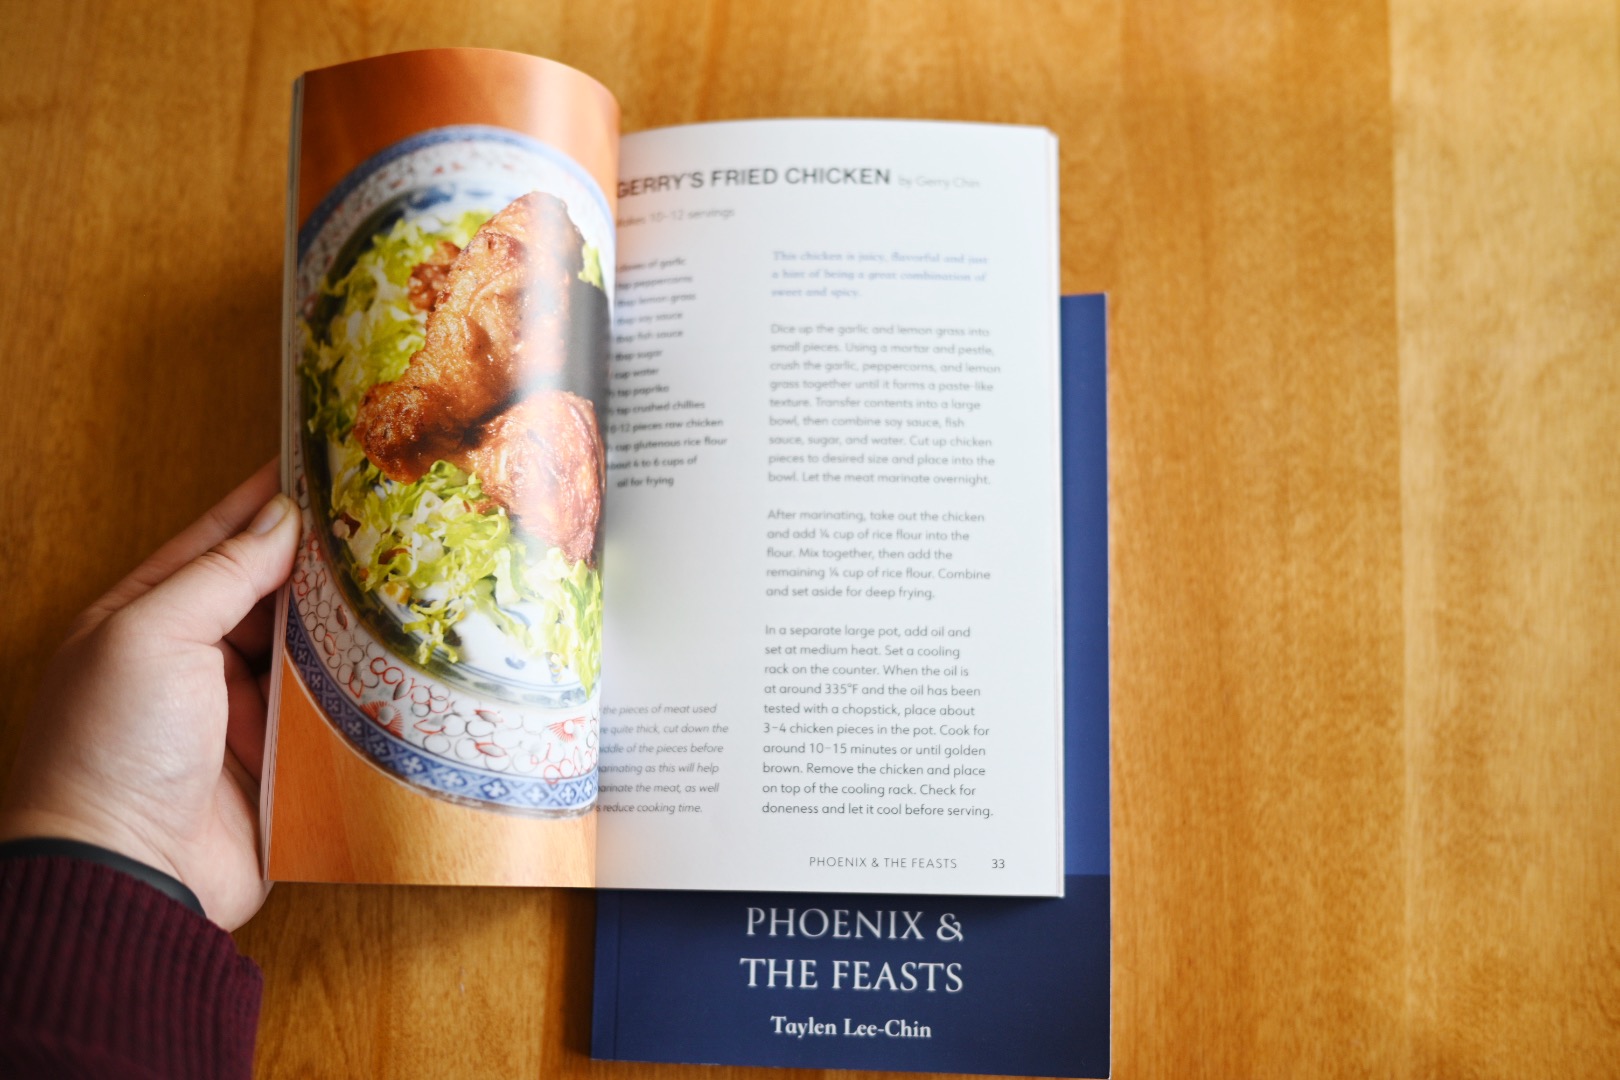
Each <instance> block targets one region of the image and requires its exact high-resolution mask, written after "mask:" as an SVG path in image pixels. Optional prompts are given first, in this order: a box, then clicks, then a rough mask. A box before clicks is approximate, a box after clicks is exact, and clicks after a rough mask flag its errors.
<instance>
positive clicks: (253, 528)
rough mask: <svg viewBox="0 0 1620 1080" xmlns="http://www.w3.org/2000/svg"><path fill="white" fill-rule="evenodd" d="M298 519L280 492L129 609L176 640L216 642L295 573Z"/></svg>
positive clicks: (287, 499)
mask: <svg viewBox="0 0 1620 1080" xmlns="http://www.w3.org/2000/svg"><path fill="white" fill-rule="evenodd" d="M298 532H299V518H298V514H297V512H296V508H295V506H294V504H293V501H292V500H291V499H289V498H288V497H287V496H286V495H279V494H278V495H276V496H275V497H274V498H272V499H271V500H270V501H269V502H267V503H265V504H264V507H263V508H262V509H260V511H259V513H258V515H257V516H255V517H254V519H253V521H252V522H251V523H250V524H249V525H248V527H247V528H246V529H243V530H242V531H241V532H239V533H237V534H236V535H235V536H232V537H230V538H229V539H226V540H224V541H222V542H220V543H219V544H217V545H215V546H214V547H213V548H211V549H210V550H208V551H205V552H203V553H202V554H201V555H198V556H197V557H196V558H195V559H192V560H191V561H190V562H188V563H186V564H185V565H184V566H182V567H180V569H179V570H176V571H175V572H174V574H173V576H171V577H170V578H169V579H168V580H167V581H164V582H161V583H160V584H158V585H157V586H155V587H154V588H152V589H151V590H150V591H149V592H147V593H145V594H143V595H142V596H140V597H139V598H138V599H136V600H135V601H134V602H133V603H131V604H130V605H129V607H128V608H126V609H125V610H126V611H128V612H129V613H130V614H131V616H137V617H138V618H139V620H140V621H141V622H142V623H144V624H146V625H148V626H154V625H155V626H157V627H161V628H162V632H163V633H164V635H165V636H166V637H168V638H170V639H172V640H178V641H190V642H194V643H196V644H199V645H213V644H216V643H217V642H219V641H220V640H221V639H222V638H224V637H225V635H226V634H228V633H230V631H231V630H232V629H234V628H235V627H236V624H237V623H239V622H241V621H242V620H243V619H245V618H247V615H248V613H249V612H250V611H252V610H253V605H255V604H257V603H258V602H259V601H260V600H261V599H262V598H264V597H265V596H268V595H269V594H270V593H272V592H274V591H275V590H276V589H277V588H279V587H280V586H281V584H282V583H283V582H285V581H286V580H287V575H288V574H290V573H292V564H293V556H294V555H295V554H296V553H297V550H298Z"/></svg>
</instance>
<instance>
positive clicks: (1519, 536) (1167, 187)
mask: <svg viewBox="0 0 1620 1080" xmlns="http://www.w3.org/2000/svg"><path fill="white" fill-rule="evenodd" d="M0 7H3V13H4V15H5V25H6V26H7V27H8V33H7V34H5V35H0V180H3V181H4V190H5V192H6V196H5V198H4V199H3V200H0V223H3V224H4V226H5V228H6V232H5V235H7V237H8V238H9V239H10V240H11V249H12V251H13V252H14V255H13V257H12V258H11V259H10V260H8V263H7V268H6V271H5V272H6V275H7V279H6V288H4V289H0V347H3V352H0V355H3V356H4V361H3V363H4V365H5V367H4V373H5V375H6V376H7V378H6V380H5V392H4V393H0V438H3V439H4V444H3V445H4V459H3V460H4V461H5V462H6V463H7V465H8V466H9V468H8V470H7V475H8V478H9V483H7V484H5V485H0V559H3V563H0V565H4V567H5V570H4V575H5V577H4V582H5V585H6V596H7V599H8V601H9V608H10V612H9V617H8V618H7V619H5V620H3V622H0V657H3V658H4V660H3V661H0V662H3V663H4V665H5V671H6V673H7V674H8V676H10V678H9V679H8V681H7V684H8V686H9V687H10V688H11V693H10V694H9V695H7V697H6V698H5V699H4V714H3V717H4V727H3V729H0V756H3V757H4V758H5V759H6V760H9V758H10V756H11V754H12V751H13V748H14V746H15V743H16V737H17V732H18V730H19V728H20V725H21V724H22V723H23V722H24V718H25V716H26V715H27V713H28V708H29V703H30V701H31V700H32V699H33V697H34V696H35V694H36V692H37V689H38V688H37V687H36V685H35V678H36V677H35V674H34V673H35V672H37V671H39V670H40V668H41V666H42V662H43V659H44V657H45V656H46V655H47V654H48V653H49V651H50V649H51V647H52V645H53V643H54V641H55V640H56V639H57V638H59V637H60V635H61V633H62V631H63V630H64V628H65V626H66V624H67V622H68V620H69V619H70V618H71V617H72V614H73V613H74V611H76V610H77V609H78V608H79V607H81V606H82V605H83V604H84V603H86V602H87V601H88V600H90V599H91V598H92V597H93V596H94V595H95V594H96V593H97V592H98V591H99V590H101V589H102V588H104V587H105V586H106V585H108V584H110V583H111V582H112V581H113V580H114V579H116V578H117V577H118V576H119V575H120V574H121V573H123V572H124V571H125V570H126V569H127V568H128V567H129V566H130V565H132V564H133V563H134V562H135V561H136V560H137V558H138V557H139V556H140V555H142V554H144V553H145V552H146V551H148V550H149V549H150V548H152V547H153V546H155V545H156V544H157V543H158V542H159V541H160V540H161V539H163V538H164V537H167V536H168V535H170V534H171V533H173V532H174V531H175V530H176V529H178V528H179V527H180V526H182V525H183V524H185V523H186V522H188V521H189V520H191V518H192V517H193V516H194V515H195V514H196V513H198V512H199V511H200V510H201V509H203V508H204V507H206V506H208V505H209V504H211V503H212V502H213V501H214V500H215V499H216V498H217V497H218V496H219V495H221V494H222V493H223V492H224V491H226V490H228V489H229V487H230V486H231V485H232V483H233V481H234V480H236V479H237V478H239V477H240V476H242V475H245V474H246V473H247V472H249V471H250V470H251V469H252V468H253V467H254V466H255V465H257V464H258V463H259V462H261V461H262V460H263V459H265V458H267V457H269V456H270V454H271V453H273V452H274V448H275V445H276V425H277V415H276V404H275V402H276V397H275V395H276V368H275V362H276V340H277V335H278V326H277V319H278V313H279V303H280V296H279V290H280V259H281V236H282V212H283V206H284V182H285V180H284V177H285V167H286V166H285V153H286V130H287V116H286V111H287V107H288V103H289V88H290V84H291V81H292V79H293V78H294V76H296V75H297V74H298V73H299V72H300V71H303V70H305V69H308V68H313V67H317V66H322V65H326V64H332V63H337V62H340V61H343V60H349V59H354V58H357V57H361V56H364V55H368V54H372V53H377V52H384V51H390V50H397V49H405V48H418V47H424V46H429V45H452V44H467V45H483V46H490V47H496V48H510V49H518V50H522V51H527V52H533V53H536V54H540V55H545V56H550V57H552V58H555V59H558V60H562V61H564V62H566V63H569V64H573V65H575V66H577V67H580V68H582V69H584V70H586V71H588V72H590V73H591V74H593V75H595V76H597V77H598V78H600V79H601V80H602V81H603V82H604V83H605V84H607V85H608V86H609V87H610V88H611V89H613V90H614V91H615V93H617V94H618V96H619V99H620V102H621V105H622V108H623V117H624V126H625V129H626V130H636V129H638V128H642V127H648V126H655V125H660V124H668V123H677V122H685V121H693V120H703V119H716V118H729V117H747V116H773V115H847V116H863V115H896V116H931V117H947V118H963V119H982V120H1006V121H1019V122H1029V123H1041V124H1045V125H1047V126H1049V127H1051V128H1053V129H1054V130H1055V131H1056V132H1057V133H1058V135H1059V138H1060V140H1061V145H1062V151H1063V173H1062V180H1063V227H1064V236H1063V266H1064V285H1065V288H1066V290H1068V291H1089V290H1097V289H1104V290H1107V291H1108V292H1110V293H1111V314H1112V316H1113V326H1112V327H1111V330H1112V354H1113V355H1112V357H1111V369H1112V370H1111V385H1110V400H1109V408H1110V423H1111V431H1110V452H1111V465H1110V479H1111V497H1110V523H1111V528H1112V530H1113V562H1112V587H1113V601H1112V605H1113V608H1112V617H1113V625H1114V643H1113V664H1114V709H1115V713H1114V750H1113V759H1114V760H1113V764H1114V784H1115V791H1114V801H1113V805H1114V813H1115V874H1116V884H1115V890H1116V891H1115V908H1116V924H1115V934H1114V949H1115V964H1116V968H1115V1059H1116V1074H1117V1075H1119V1076H1122V1077H1137V1076H1173V1077H1186V1076H1193V1077H1197V1076H1210V1077H1222V1078H1226V1077H1237V1076H1327V1075H1345V1076H1356V1077H1360V1076H1366V1075H1383V1076H1394V1077H1411V1078H1426V1077H1453V1076H1455V1077H1485V1076H1520V1075H1557V1076H1573V1077H1607V1076H1613V1075H1614V1074H1615V1063H1616V1062H1620V829H1617V827H1616V823H1617V822H1620V705H1617V704H1616V703H1617V702H1620V663H1616V657H1617V656H1620V540H1617V537H1620V454H1617V453H1616V450H1615V445H1616V436H1615V432H1616V431H1620V300H1617V297H1620V257H1617V254H1616V253H1617V252H1620V245H1617V241H1620V123H1617V122H1616V118H1617V117H1620V10H1617V7H1616V5H1615V4H1614V3H1613V2H1608V3H1600V2H1579V0H1554V2H1551V3H1535V2H1533V0H1517V2H1514V0H1482V2H1480V3H1472V4H1465V3H1458V2H1451V3H1448V2H1444V0H1389V2H1388V3H1371V2H1363V0H1354V2H1347V3H1341V4H1313V3H1308V2H1304V0H1300V2H1288V0H1239V2H1236V3H1226V4H1210V3H1195V4H1170V3H1165V2H1162V0H1144V2H1141V3H1122V2H1121V3H1105V2H1098V3H1080V2H1076V3H1045V4H1030V5H1023V6H1014V5H1010V4H1004V3H995V2H991V0H983V2H978V3H969V2H951V3H925V2H922V0H884V2H876V3H856V2H853V0H849V2H809V0H807V2H805V3H800V4H795V5H746V4H740V3H727V2H720V0H714V2H709V3H690V4H674V3H669V4H656V3H632V2H628V0H620V2H604V3H599V4H592V5H583V4H573V5H565V4H561V3H542V2H540V0H484V2H483V3H480V4H477V5H466V6H465V10H461V8H462V7H463V6H461V5H447V4H442V3H427V2H420V3H411V4H400V5H392V6H387V7H383V6H378V5H374V4H372V3H369V2H364V0H350V2H339V3H316V2H315V0H290V2H286V3H278V4H252V3H248V2H245V0H238V2H227V3H220V4H216V5H206V6H205V5H190V4H181V3H177V2H174V0H158V2H152V3H142V4H137V3H124V4H119V3H103V4H95V3H88V2H81V3H75V2H63V3H58V4H53V5H39V4H26V3H21V2H12V0H7V2H5V3H4V4H0ZM590 912H591V907H590V896H589V894H588V893H584V892H571V891H565V890H474V889H455V890H445V889H412V888H374V887H341V888H340V887H318V886H290V887H289V886H278V887H277V889H276V890H275V893H274V894H273V896H272V897H271V900H270V903H269V905H268V906H267V907H266V909H265V911H264V912H263V913H262V914H261V915H260V916H259V917H258V918H257V919H256V920H255V921H254V922H253V923H251V924H250V925H249V926H248V927H247V928H245V929H244V930H243V931H242V932H241V934H240V935H239V940H240V942H241V945H242V947H243V949H244V950H245V951H246V952H247V953H248V954H249V955H251V956H253V957H254V958H255V959H257V960H258V961H259V962H260V963H261V964H262V965H263V966H264V968H265V974H266V985H267V992H266V1000H265V1009H264V1016H263V1020H262V1027H261V1033H260V1050H259V1066H260V1072H261V1074H263V1075H265V1076H326V1075H330V1076H344V1075H389V1076H409V1075H417V1076H486V1075H487V1076H496V1075H502V1076H506V1075H524V1076H534V1075H544V1076H559V1077H572V1076H632V1075H633V1076H648V1075H650V1076H666V1077H688V1076H689V1077H693V1078H696V1077H714V1076H740V1075H745V1074H749V1073H750V1070H742V1069H725V1070H714V1069H705V1068H697V1067H684V1068H683V1067H665V1068H651V1067H636V1066H615V1065H605V1064H596V1063H592V1062H590V1061H589V1060H588V1059H587V1058H586V1057H585V1054H584V1045H585V1039H586V1033H587V1029H588V1022H589V1016H588V1014H589V993H588V991H589V986H590V932H591V914H590ZM758 1075H760V1076H767V1075H768V1076H772V1077H776V1076H787V1077H792V1076H795V1075H799V1074H796V1073H793V1072H788V1073H782V1072H778V1071H774V1070H773V1071H770V1072H768V1073H767V1072H765V1071H758ZM805 1075H808V1074H805Z"/></svg>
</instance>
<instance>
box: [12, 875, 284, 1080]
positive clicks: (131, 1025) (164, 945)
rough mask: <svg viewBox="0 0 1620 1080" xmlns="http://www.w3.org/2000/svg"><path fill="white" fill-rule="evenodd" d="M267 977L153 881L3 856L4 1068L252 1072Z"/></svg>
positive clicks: (15, 1072)
mask: <svg viewBox="0 0 1620 1080" xmlns="http://www.w3.org/2000/svg"><path fill="white" fill-rule="evenodd" d="M261 991H262V982H261V979H260V976H259V969H258V967H257V966H256V965H255V964H254V963H253V962H252V961H251V960H248V959H247V958H246V957H243V956H241V955H240V954H238V953H237V951H236V945H235V943H234V942H233V941H232V940H231V937H230V935H229V934H227V933H226V932H225V931H223V930H221V929H220V928H219V927H217V926H215V925H214V924H213V923H211V922H209V921H208V920H207V919H204V918H201V917H200V916H198V915H196V914H193V913H192V912H190V911H188V910H186V908H185V906H184V905H182V904H180V903H178V902H177V901H175V900H173V899H170V898H169V897H167V896H164V895H163V894H162V893H160V892H158V891H157V890H156V889H154V888H152V887H151V886H150V885H146V884H144V883H142V882H140V881H136V880H135V879H134V878H132V877H130V876H128V875H126V874H122V873H119V872H118V871H116V870H113V869H110V868H108V867H106V866H100V865H97V864H95V863H90V862H83V861H80V860H77V859H67V858H60V857H46V858H19V859H9V860H5V861H3V862H0V1065H3V1066H5V1067H3V1068H0V1073H3V1074H4V1075H6V1076H34V1075H53V1076H60V1075H82V1074H90V1075H123V1076H153V1077H176V1078H183V1077H249V1076H251V1075H252V1071H253V1040H254V1034H255V1032H256V1030H257V1027H258V1017H259V998H260V994H261Z"/></svg>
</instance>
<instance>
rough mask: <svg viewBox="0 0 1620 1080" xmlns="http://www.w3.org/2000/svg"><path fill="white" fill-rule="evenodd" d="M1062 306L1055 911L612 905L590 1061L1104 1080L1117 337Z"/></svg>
mask: <svg viewBox="0 0 1620 1080" xmlns="http://www.w3.org/2000/svg"><path fill="white" fill-rule="evenodd" d="M1062 304H1063V334H1062V341H1063V365H1062V366H1063V379H1062V382H1063V390H1062V392H1063V488H1064V495H1063V534H1064V559H1063V562H1064V568H1063V569H1064V582H1063V594H1064V595H1063V600H1064V654H1065V655H1064V665H1065V668H1064V699H1065V702H1064V709H1065V717H1064V746H1065V751H1064V752H1065V756H1066V761H1065V765H1066V768H1065V771H1064V800H1065V819H1064V861H1065V882H1064V884H1065V890H1064V896H1063V898H1062V899H1059V900H1047V899H1042V900H1020V899H1005V898H990V897H939V896H930V897H900V896H858V895H821V894H814V893H701V892H629V891H608V890H604V891H602V892H599V893H598V895H597V928H596V988H595V1003H594V1010H593V1024H592V1036H591V1054H592V1056H593V1057H597V1058H605V1059H620V1060H631V1061H668V1062H696V1063H708V1064H717V1065H774V1066H790V1067H798V1068H824V1069H893V1070H906V1071H913V1072H963V1073H994V1074H1002V1075H1019V1076H1066V1077H1068V1076H1078V1077H1103V1076H1107V1075H1109V1057H1108V1054H1109V938H1108V934H1109V896H1108V892H1109V890H1108V885H1109V882H1108V548H1107V536H1108V505H1107V480H1108V469H1107V426H1106V368H1107V344H1106V319H1105V305H1104V300H1103V297H1101V296H1073V297H1065V298H1064V299H1063V301H1062Z"/></svg>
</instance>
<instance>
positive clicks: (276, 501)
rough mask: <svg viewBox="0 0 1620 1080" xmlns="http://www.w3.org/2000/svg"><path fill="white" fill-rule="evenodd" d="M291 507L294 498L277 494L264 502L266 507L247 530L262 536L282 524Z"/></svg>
mask: <svg viewBox="0 0 1620 1080" xmlns="http://www.w3.org/2000/svg"><path fill="white" fill-rule="evenodd" d="M291 509H292V500H291V499H289V498H287V496H285V495H281V494H277V495H276V497H275V498H273V499H271V500H270V501H269V502H267V503H265V504H264V507H263V508H262V509H261V510H260V511H259V513H258V515H257V516H256V517H255V518H254V519H253V524H251V525H249V526H248V527H247V531H248V532H250V533H254V534H255V535H259V536H262V535H264V534H265V533H267V532H269V531H270V530H271V529H273V528H275V527H276V526H277V525H280V524H281V519H282V518H284V517H286V516H287V511H288V510H291Z"/></svg>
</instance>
